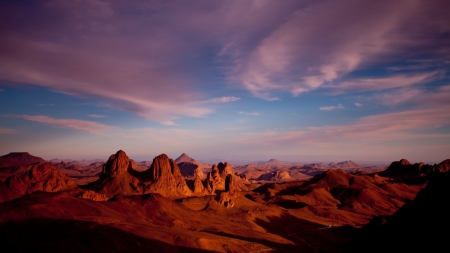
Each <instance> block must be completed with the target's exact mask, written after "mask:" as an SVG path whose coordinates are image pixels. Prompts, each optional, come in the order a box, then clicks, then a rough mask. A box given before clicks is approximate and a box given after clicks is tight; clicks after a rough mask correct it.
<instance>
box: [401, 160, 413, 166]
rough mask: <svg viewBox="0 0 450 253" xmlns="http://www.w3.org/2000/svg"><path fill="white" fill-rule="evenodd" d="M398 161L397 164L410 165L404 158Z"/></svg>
mask: <svg viewBox="0 0 450 253" xmlns="http://www.w3.org/2000/svg"><path fill="white" fill-rule="evenodd" d="M398 163H399V165H411V163H410V162H409V161H408V160H406V159H401V160H400V161H399V162H398Z"/></svg>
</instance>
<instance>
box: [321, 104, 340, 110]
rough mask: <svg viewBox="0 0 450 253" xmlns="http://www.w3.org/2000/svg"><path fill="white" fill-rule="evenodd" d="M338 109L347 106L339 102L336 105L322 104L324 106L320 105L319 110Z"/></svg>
mask: <svg viewBox="0 0 450 253" xmlns="http://www.w3.org/2000/svg"><path fill="white" fill-rule="evenodd" d="M336 109H345V107H344V106H343V105H342V104H338V105H336V106H334V105H333V106H322V107H319V110H321V111H333V110H336Z"/></svg>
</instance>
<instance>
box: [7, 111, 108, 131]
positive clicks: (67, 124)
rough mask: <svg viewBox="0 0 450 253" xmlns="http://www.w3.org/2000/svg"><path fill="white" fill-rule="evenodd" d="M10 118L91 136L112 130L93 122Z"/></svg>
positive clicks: (29, 117)
mask: <svg viewBox="0 0 450 253" xmlns="http://www.w3.org/2000/svg"><path fill="white" fill-rule="evenodd" d="M12 117H17V118H22V119H26V120H29V121H34V122H39V123H44V124H48V125H52V126H56V127H62V128H68V129H76V130H80V131H85V132H89V133H92V134H100V133H104V132H106V131H108V130H111V129H113V127H111V126H108V125H104V124H100V123H97V122H93V121H86V120H78V119H55V118H51V117H48V116H43V115H34V116H33V115H12Z"/></svg>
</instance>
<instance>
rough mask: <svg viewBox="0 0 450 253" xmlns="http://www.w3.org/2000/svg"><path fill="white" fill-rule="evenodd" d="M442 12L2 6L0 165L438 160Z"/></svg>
mask: <svg viewBox="0 0 450 253" xmlns="http://www.w3.org/2000/svg"><path fill="white" fill-rule="evenodd" d="M449 9H450V3H449V2H448V1H439V0H432V1H424V0H408V1H356V0H343V1H322V0H319V1H317V0H316V1H288V0H287V1H283V4H280V2H279V1H266V0H255V1H250V0H249V1H189V4H187V2H185V1H123V0H117V1H100V0H80V1H62V0H50V1H2V2H0V31H1V32H0V143H1V145H0V154H7V153H9V152H18V151H26V152H30V153H31V154H33V155H36V156H40V157H42V158H44V159H52V158H72V159H83V158H86V159H91V158H104V159H106V158H107V157H108V156H109V155H110V154H112V153H115V152H116V151H117V150H119V149H122V150H124V151H125V152H126V153H127V154H128V155H129V156H130V157H131V158H133V159H136V160H151V159H153V157H155V156H156V155H159V154H161V153H166V154H168V155H169V156H170V157H172V158H176V157H177V156H179V155H180V154H181V153H183V152H185V153H187V154H189V155H190V156H192V157H194V158H196V159H198V160H206V159H222V160H227V161H230V162H237V161H241V162H242V161H258V160H268V159H271V158H277V159H280V160H282V161H297V162H317V161H323V162H329V161H343V160H354V161H358V162H389V161H393V160H399V159H401V158H406V159H408V160H410V161H411V162H421V161H424V162H427V163H438V162H441V161H442V160H444V159H447V158H450V157H449V152H448V150H450V99H449V97H450V76H449V69H450V68H449V67H450V46H449V45H450V17H449V15H448V13H447V12H448V10H449Z"/></svg>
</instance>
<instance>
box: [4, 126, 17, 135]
mask: <svg viewBox="0 0 450 253" xmlns="http://www.w3.org/2000/svg"><path fill="white" fill-rule="evenodd" d="M16 132H17V131H16V130H14V129H9V128H3V127H0V134H13V133H16Z"/></svg>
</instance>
